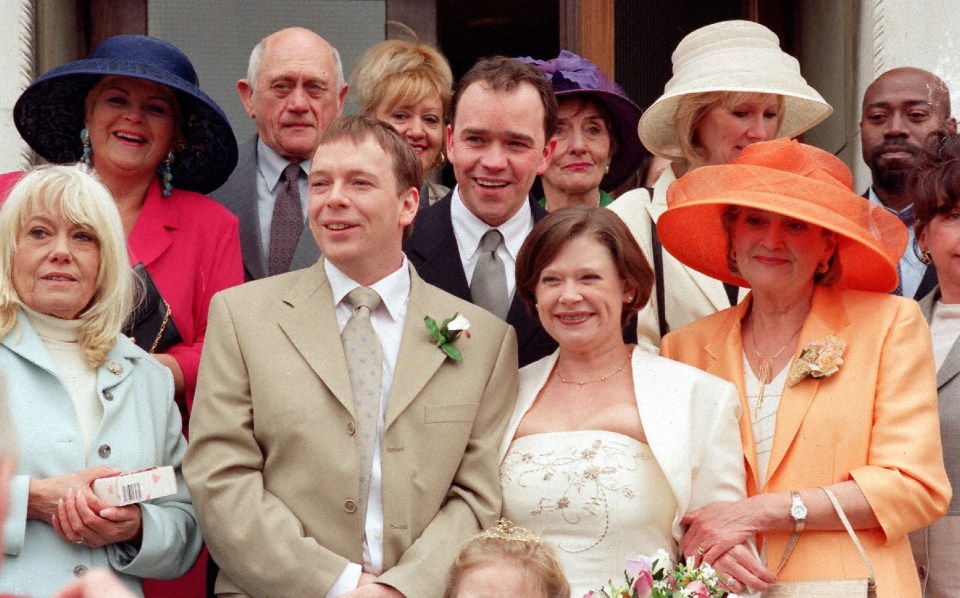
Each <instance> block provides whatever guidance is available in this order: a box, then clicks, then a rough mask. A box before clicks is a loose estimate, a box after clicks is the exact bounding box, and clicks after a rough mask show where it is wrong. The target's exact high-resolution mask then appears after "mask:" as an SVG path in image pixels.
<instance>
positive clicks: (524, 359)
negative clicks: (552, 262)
mask: <svg viewBox="0 0 960 598" xmlns="http://www.w3.org/2000/svg"><path fill="white" fill-rule="evenodd" d="M452 197H453V192H452V191H451V192H450V193H448V194H447V195H446V196H444V198H443V199H441V200H440V201H438V202H437V203H435V204H433V205H432V206H430V207H429V208H427V209H425V210H421V211H420V213H419V214H418V215H417V221H416V223H415V224H414V228H413V235H411V237H410V238H409V239H407V242H406V243H404V245H403V250H404V251H405V252H406V254H407V259H409V260H410V262H411V263H412V264H413V265H414V267H416V269H417V273H418V274H419V275H420V277H421V278H423V279H424V280H425V281H427V282H429V283H430V284H432V285H434V286H437V287H440V288H441V289H443V290H444V291H446V292H448V293H450V294H451V295H456V296H457V297H459V298H461V299H465V300H466V301H471V302H472V301H473V298H472V297H471V295H470V283H469V282H468V281H467V275H466V274H465V273H464V271H463V262H462V261H461V259H460V250H459V249H458V248H457V238H456V236H454V232H453V221H452V220H451V218H450V202H451V198H452ZM530 209H531V210H533V220H534V222H536V221H538V220H540V219H541V218H543V217H544V216H546V215H547V211H546V210H545V209H543V208H542V207H540V204H538V203H537V202H536V201H534V200H533V199H531V200H530ZM507 323H508V324H510V325H512V326H513V327H514V329H516V331H517V345H518V347H519V358H520V367H523V366H525V365H527V364H528V363H532V362H534V361H536V360H538V359H540V358H541V357H545V356H547V355H549V354H550V353H553V351H554V350H555V349H556V348H557V343H556V341H554V340H553V339H552V338H551V337H550V335H549V334H547V333H546V331H545V330H544V329H543V326H541V325H540V321H539V320H538V319H537V318H535V317H533V316H531V315H530V314H529V313H527V310H526V308H525V307H524V306H523V303H521V301H520V297H519V295H518V294H516V293H514V295H513V303H511V304H510V311H509V312H508V313H507Z"/></svg>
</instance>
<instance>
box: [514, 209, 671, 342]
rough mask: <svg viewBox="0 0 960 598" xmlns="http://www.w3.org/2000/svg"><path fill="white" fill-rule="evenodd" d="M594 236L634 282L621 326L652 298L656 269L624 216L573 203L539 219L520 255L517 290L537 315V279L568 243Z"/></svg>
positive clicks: (622, 274)
mask: <svg viewBox="0 0 960 598" xmlns="http://www.w3.org/2000/svg"><path fill="white" fill-rule="evenodd" d="M580 237H590V238H592V239H595V240H596V241H597V242H599V243H600V244H601V245H603V246H604V247H606V248H607V250H608V251H609V252H610V256H611V257H612V258H613V262H614V264H616V266H617V272H618V273H619V274H620V277H621V278H622V279H623V280H624V282H625V283H627V284H630V285H633V286H634V287H635V288H636V293H635V294H634V296H633V299H631V300H630V301H628V302H627V303H624V304H623V312H622V313H621V316H620V320H621V325H622V326H626V325H627V322H629V321H630V318H632V317H633V316H634V314H636V313H637V312H638V311H639V310H640V308H641V307H643V306H644V305H646V303H647V300H648V299H650V290H651V288H652V287H653V270H652V269H651V268H650V264H648V263H647V259H646V258H645V257H644V256H643V252H642V251H641V250H640V246H639V245H637V241H636V240H635V239H634V238H633V235H632V234H631V233H630V229H628V228H627V225H626V224H624V223H623V221H622V220H620V217H619V216H617V215H616V214H614V213H613V212H611V211H610V210H608V209H606V208H595V207H590V206H569V207H566V208H562V209H559V210H557V211H555V212H550V213H549V214H548V215H546V216H545V217H544V218H543V219H542V220H540V222H538V223H537V224H536V225H535V226H534V227H533V230H532V231H531V232H530V234H529V235H528V236H527V239H526V240H525V241H524V242H523V246H522V247H521V248H520V253H519V254H517V292H518V293H520V299H521V300H522V301H523V304H524V305H525V306H526V308H527V310H528V311H530V313H531V314H533V315H534V316H536V313H537V309H536V305H537V297H536V290H537V282H538V281H539V280H540V274H541V273H542V272H543V270H544V269H545V268H546V267H547V266H548V265H550V263H551V262H552V261H553V260H554V259H555V258H556V257H557V254H558V253H560V250H561V249H563V246H564V245H566V244H567V242H569V241H572V240H573V239H577V238H580Z"/></svg>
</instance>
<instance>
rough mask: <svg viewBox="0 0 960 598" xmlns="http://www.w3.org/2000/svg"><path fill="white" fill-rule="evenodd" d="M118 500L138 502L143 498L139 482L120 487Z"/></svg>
mask: <svg viewBox="0 0 960 598" xmlns="http://www.w3.org/2000/svg"><path fill="white" fill-rule="evenodd" d="M120 500H121V501H122V502H125V503H128V502H139V501H141V500H143V489H142V488H141V487H140V484H139V482H138V483H135V484H126V485H124V486H121V487H120Z"/></svg>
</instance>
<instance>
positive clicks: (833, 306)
mask: <svg viewBox="0 0 960 598" xmlns="http://www.w3.org/2000/svg"><path fill="white" fill-rule="evenodd" d="M849 324H850V318H849V317H848V315H847V310H846V307H845V306H844V303H843V299H842V298H841V296H840V294H839V293H838V292H837V291H836V290H835V289H833V288H832V287H824V286H821V285H817V286H816V287H815V289H814V293H813V305H812V306H811V308H810V314H809V315H807V320H806V321H805V322H804V323H803V328H802V329H801V330H800V341H799V342H798V343H797V350H796V353H794V356H793V360H791V361H790V365H789V366H787V367H792V366H793V362H794V361H796V359H797V357H799V355H800V352H801V351H802V350H803V347H804V345H806V344H807V343H808V342H810V341H815V340H823V339H825V338H826V337H827V336H829V335H831V334H832V335H835V336H841V331H842V330H843V329H844V328H846V327H847V326H848V325H849ZM841 367H842V366H841ZM841 371H842V370H841ZM838 373H839V372H838ZM820 381H821V379H817V378H805V379H803V380H801V381H800V382H798V383H797V384H796V385H795V386H793V387H785V388H784V389H783V396H782V397H781V399H780V407H779V408H778V409H777V427H776V431H775V432H774V435H773V448H772V450H771V452H770V464H769V466H768V467H767V479H768V480H769V479H770V478H771V476H773V474H774V473H775V472H776V471H777V468H778V467H779V466H780V464H781V463H782V462H783V458H784V456H785V455H786V454H787V451H788V450H789V449H790V445H791V444H793V441H794V439H795V438H796V437H797V431H798V430H799V429H800V424H801V423H803V418H804V417H805V416H806V414H807V410H808V409H809V408H810V404H811V403H813V399H814V398H815V397H816V395H817V390H818V389H819V387H820ZM741 396H742V395H741Z"/></svg>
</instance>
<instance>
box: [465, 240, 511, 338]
mask: <svg viewBox="0 0 960 598" xmlns="http://www.w3.org/2000/svg"><path fill="white" fill-rule="evenodd" d="M501 243H503V235H502V234H500V231H498V230H497V229H495V228H491V229H490V230H488V231H487V232H486V233H484V235H483V237H482V238H481V239H480V249H478V250H477V252H478V254H479V255H478V256H477V266H476V268H474V270H473V278H472V279H471V281H470V295H471V297H473V302H474V303H475V304H476V305H479V306H480V307H482V308H484V309H486V310H487V311H489V312H490V313H492V314H494V315H496V316H498V317H499V318H500V319H501V320H506V319H507V312H509V311H510V297H508V296H507V275H506V273H505V270H504V267H503V260H501V259H500V256H499V255H497V247H499V246H500V244H501Z"/></svg>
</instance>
